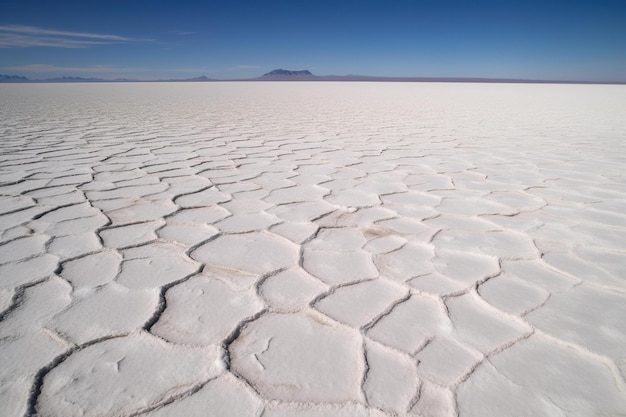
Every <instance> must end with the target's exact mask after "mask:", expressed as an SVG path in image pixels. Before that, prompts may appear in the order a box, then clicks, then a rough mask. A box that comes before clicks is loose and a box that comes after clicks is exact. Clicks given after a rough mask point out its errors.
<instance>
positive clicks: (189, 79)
mask: <svg viewBox="0 0 626 417" xmlns="http://www.w3.org/2000/svg"><path fill="white" fill-rule="evenodd" d="M183 81H213V80H212V79H211V78H209V77H207V76H206V75H202V76H200V77H195V78H187V79H186V80H183Z"/></svg>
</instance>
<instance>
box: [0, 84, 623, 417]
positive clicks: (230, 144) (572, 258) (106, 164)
mask: <svg viewBox="0 0 626 417" xmlns="http://www.w3.org/2000/svg"><path fill="white" fill-rule="evenodd" d="M625 377H626V86H623V85H614V86H611V85H539V84H525V85H524V84H453V83H450V84H428V83H323V82H319V83H297V82H293V83H289V82H287V83H253V82H250V83H139V84H134V83H119V84H116V83H110V84H21V85H16V84H11V85H8V84H5V85H0V415H2V416H4V417H14V416H16V417H17V416H20V417H21V416H34V415H37V416H42V417H43V416H49V417H60V416H62V417H73V416H150V417H164V416H172V417H178V416H190V417H196V416H198V417H199V416H220V417H223V416H233V417H260V416H263V417H279V416H281V417H283V416H284V417H292V416H295V417H299V416H301V417H305V416H306V417H314V416H342V417H352V416H355V417H357V416H372V417H383V416H423V417H453V416H460V417H472V416H475V417H489V416H498V417H506V416H511V417H518V416H555V417H565V416H568V417H569V416H580V417H582V416H606V417H613V416H624V415H626V383H625Z"/></svg>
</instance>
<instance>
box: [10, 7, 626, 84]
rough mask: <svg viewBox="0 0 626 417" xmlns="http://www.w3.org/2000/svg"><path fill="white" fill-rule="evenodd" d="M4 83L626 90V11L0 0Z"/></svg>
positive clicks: (611, 9) (619, 8) (546, 8)
mask: <svg viewBox="0 0 626 417" xmlns="http://www.w3.org/2000/svg"><path fill="white" fill-rule="evenodd" d="M0 11H1V12H0V73H4V74H18V75H25V76H28V77H29V78H35V79H37V78H47V77H54V76H60V75H69V76H82V77H103V78H117V77H125V78H137V79H154V78H189V77H197V76H200V75H206V76H208V77H211V78H218V79H229V78H246V77H255V76H258V75H261V74H263V73H265V72H268V71H270V70H272V69H275V68H286V69H309V70H311V71H312V72H313V73H314V74H318V75H331V74H333V75H345V74H360V75H380V76H432V77H489V78H524V79H555V80H588V81H621V82H625V81H626V1H625V0H619V1H607V0H596V1H576V0H569V1H550V0H545V1H534V0H531V1H514V0H499V1H487V0H477V1H471V0H466V1H457V0H414V1H393V0H389V1H366V0H361V1H352V0H347V1H342V0H335V1H326V0H321V1H316V0H306V1H298V0H288V1H283V0H259V1H237V0H224V1H220V2H217V1H188V0H178V1H175V2H174V1H160V0H151V1H146V0H134V1H86V0H82V1H54V0H48V1H41V0H39V1H34V0H15V1H4V0H0Z"/></svg>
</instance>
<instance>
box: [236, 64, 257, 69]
mask: <svg viewBox="0 0 626 417" xmlns="http://www.w3.org/2000/svg"><path fill="white" fill-rule="evenodd" d="M235 68H237V69H259V68H261V67H260V66H259V65H237V66H236V67H235Z"/></svg>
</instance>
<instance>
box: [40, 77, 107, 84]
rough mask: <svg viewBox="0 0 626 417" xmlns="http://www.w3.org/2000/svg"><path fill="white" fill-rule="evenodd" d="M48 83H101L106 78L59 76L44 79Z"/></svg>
mask: <svg viewBox="0 0 626 417" xmlns="http://www.w3.org/2000/svg"><path fill="white" fill-rule="evenodd" d="M43 81H45V82H47V83H101V82H104V81H106V80H103V79H101V78H83V77H57V78H48V79H46V80H43Z"/></svg>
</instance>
